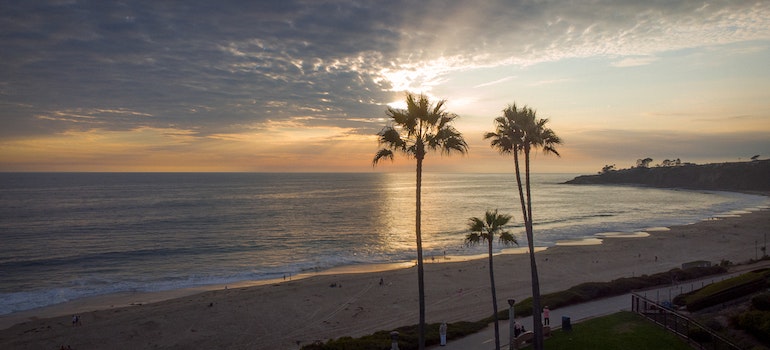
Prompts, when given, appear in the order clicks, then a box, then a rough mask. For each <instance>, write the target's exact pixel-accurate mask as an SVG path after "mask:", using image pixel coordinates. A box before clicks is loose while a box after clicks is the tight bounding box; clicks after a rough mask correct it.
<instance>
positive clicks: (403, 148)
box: [372, 94, 468, 164]
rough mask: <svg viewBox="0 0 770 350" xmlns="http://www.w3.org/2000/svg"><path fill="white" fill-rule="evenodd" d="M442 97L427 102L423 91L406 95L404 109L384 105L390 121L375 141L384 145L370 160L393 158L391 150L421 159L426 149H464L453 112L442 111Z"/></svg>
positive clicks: (447, 150) (374, 162) (449, 151)
mask: <svg viewBox="0 0 770 350" xmlns="http://www.w3.org/2000/svg"><path fill="white" fill-rule="evenodd" d="M445 103H446V101H445V100H442V101H439V102H437V103H436V104H435V105H433V104H431V103H430V101H429V100H428V98H427V97H426V96H425V95H419V96H414V95H412V94H408V95H407V97H406V105H407V108H406V109H396V108H392V107H388V110H387V112H386V114H387V116H388V117H390V118H391V119H392V120H391V122H392V123H393V124H392V125H389V126H386V127H385V128H383V129H382V131H380V132H379V133H378V134H377V136H379V138H378V141H379V143H380V145H383V146H384V147H385V148H383V149H381V150H379V151H378V152H377V154H376V155H375V156H374V160H373V161H372V163H373V164H377V162H379V161H380V160H381V159H382V158H389V159H391V160H393V152H394V151H399V152H402V153H404V154H406V155H408V156H411V157H415V158H417V159H422V158H423V157H425V151H426V150H440V151H441V153H445V154H449V153H451V152H452V151H457V152H460V153H465V152H467V150H468V144H467V143H465V140H463V137H462V135H461V134H460V132H458V131H457V130H456V129H455V128H454V127H453V126H452V125H451V123H452V121H454V120H455V119H456V118H457V115H455V114H450V113H447V112H446V111H444V104H445Z"/></svg>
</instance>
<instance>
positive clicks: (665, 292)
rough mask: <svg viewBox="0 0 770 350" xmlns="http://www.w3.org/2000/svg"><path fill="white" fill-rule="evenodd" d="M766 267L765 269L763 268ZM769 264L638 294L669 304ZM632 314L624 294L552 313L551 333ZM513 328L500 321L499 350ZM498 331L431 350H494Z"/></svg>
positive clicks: (529, 322) (489, 330) (529, 319)
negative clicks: (568, 325) (621, 313)
mask: <svg viewBox="0 0 770 350" xmlns="http://www.w3.org/2000/svg"><path fill="white" fill-rule="evenodd" d="M763 265H764V266H763ZM768 265H770V264H768V263H767V262H765V263H760V264H754V265H752V266H750V267H747V268H744V269H741V270H740V271H734V272H731V273H728V274H724V275H717V276H710V277H705V278H702V279H698V280H693V281H687V282H683V283H681V284H677V285H673V286H665V287H659V288H653V289H649V290H645V291H638V292H637V293H638V294H640V295H642V296H645V297H647V298H649V299H652V300H655V301H664V300H670V298H672V297H674V296H676V295H678V294H681V293H687V292H690V291H691V290H694V289H698V288H701V287H703V286H704V285H707V284H711V283H714V282H719V281H722V280H724V279H727V278H730V277H734V276H737V275H740V274H742V273H745V272H747V271H748V270H753V269H757V268H760V267H768ZM623 310H626V311H630V310H631V293H628V294H623V295H620V296H616V297H610V298H605V299H599V300H595V301H590V302H587V303H582V304H576V305H571V306H566V307H563V308H558V309H551V329H560V328H561V320H562V316H566V317H569V318H570V322H571V323H572V324H574V323H576V322H580V321H582V320H586V319H589V318H594V317H600V316H606V315H610V314H614V313H616V312H619V311H623ZM516 321H517V322H519V323H520V324H522V325H524V328H525V329H526V330H528V331H531V330H532V316H529V317H524V318H521V317H517V318H516ZM509 327H510V324H509V322H508V320H504V321H500V348H501V349H508V337H509V334H510V333H509V331H508V330H509ZM494 337H495V328H494V325H492V324H490V325H489V326H488V327H487V328H484V329H483V330H481V331H480V332H477V333H474V334H471V335H469V336H466V337H464V338H460V339H452V340H449V341H447V345H446V346H438V345H435V346H431V347H428V349H435V350H452V349H457V350H494V348H495V339H494Z"/></svg>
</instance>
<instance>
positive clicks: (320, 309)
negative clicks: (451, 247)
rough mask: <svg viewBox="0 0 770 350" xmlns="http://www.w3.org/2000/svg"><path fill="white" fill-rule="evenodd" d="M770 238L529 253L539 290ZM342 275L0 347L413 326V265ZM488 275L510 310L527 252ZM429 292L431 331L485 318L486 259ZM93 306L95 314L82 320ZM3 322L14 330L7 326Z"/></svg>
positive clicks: (123, 345) (275, 341) (747, 226)
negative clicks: (532, 255)
mask: <svg viewBox="0 0 770 350" xmlns="http://www.w3.org/2000/svg"><path fill="white" fill-rule="evenodd" d="M768 231H770V211H768V210H767V209H764V210H761V211H756V212H751V213H745V214H742V215H740V216H733V217H722V218H714V219H712V220H705V221H701V222H698V223H696V224H691V225H684V226H675V227H671V228H670V230H650V232H648V233H649V236H647V237H641V236H645V235H640V237H607V238H604V239H603V242H602V243H601V244H587V245H579V244H566V245H557V246H554V247H550V248H548V249H546V250H543V251H540V252H538V253H537V254H536V256H537V262H538V269H539V275H540V287H541V291H542V292H543V293H549V292H554V291H558V290H563V289H566V288H568V287H570V286H573V285H576V284H579V283H582V282H589V281H597V282H599V281H609V280H612V279H615V278H620V277H631V276H638V275H642V274H652V273H657V272H662V271H667V270H670V269H672V268H677V267H680V266H681V264H682V263H686V262H690V261H695V260H706V261H711V262H712V263H719V262H720V261H722V260H725V261H731V262H733V263H740V262H746V261H748V260H749V259H753V258H755V257H757V256H759V257H761V256H762V251H761V250H760V249H759V248H761V247H762V246H763V245H764V239H765V235H766V234H767V233H768ZM535 234H537V232H535ZM375 270H376V269H375ZM337 272H338V273H337ZM337 272H335V271H331V272H330V273H328V274H319V275H316V276H310V277H305V278H299V277H298V276H293V277H291V278H287V280H286V281H283V280H279V281H273V282H271V283H267V284H263V285H257V286H250V287H242V286H225V287H223V288H219V289H217V290H210V291H203V292H198V293H195V291H190V292H188V293H190V294H188V295H184V296H181V297H177V298H173V299H169V300H163V301H159V302H147V300H149V301H152V299H153V298H159V299H162V298H163V295H155V296H152V295H146V294H145V295H130V294H127V295H118V296H112V297H104V298H101V299H97V300H96V301H94V302H91V303H90V304H89V302H88V301H80V302H71V303H67V304H64V305H57V306H54V307H49V308H43V309H37V310H30V311H26V312H24V313H19V314H14V315H5V316H4V317H3V318H2V321H3V322H5V323H3V324H2V327H3V328H4V329H3V330H1V331H0V346H2V347H3V348H13V349H54V348H59V347H60V346H62V345H64V346H71V347H72V348H73V349H97V348H112V349H143V348H167V349H176V348H178V349H182V348H214V349H233V348H239V349H247V348H248V349H296V348H298V344H299V345H302V344H308V343H311V342H313V341H316V340H322V341H325V340H327V339H330V338H337V337H341V336H352V337H357V336H361V335H365V334H369V333H372V332H374V331H377V330H389V329H393V328H395V327H398V326H403V325H408V324H415V323H417V321H418V313H417V309H418V301H417V283H416V269H415V268H414V267H407V268H398V269H391V270H384V271H368V272H361V273H356V272H355V271H351V270H346V271H337ZM495 276H496V282H497V295H498V296H499V298H500V300H499V301H498V304H499V305H507V303H506V300H507V299H508V298H515V299H517V300H523V299H525V298H527V297H529V296H531V287H530V272H529V263H528V258H527V256H526V255H525V254H500V255H497V256H495ZM380 281H382V284H381V283H380ZM425 283H426V313H427V321H428V322H456V321H461V320H478V319H480V318H483V317H485V316H488V315H489V314H491V303H490V300H489V297H490V291H489V274H488V271H487V260H486V259H485V258H481V259H476V260H468V261H460V262H455V261H453V260H452V257H447V258H446V259H445V258H444V257H443V256H437V257H433V258H431V257H428V258H427V259H426V268H425ZM132 300H135V301H132ZM111 302H112V304H110V303H111ZM108 304H109V305H108ZM130 304H133V305H130ZM94 307H96V308H98V309H99V310H97V311H87V310H90V309H91V308H94ZM78 309H79V310H80V311H78ZM65 312H66V313H65ZM57 313H58V314H61V315H58V316H56V314H57ZM62 313H64V314H62ZM73 314H78V315H79V316H80V325H73V324H72V315H73ZM9 322H12V323H16V324H15V325H13V326H10V327H9V328H6V327H8V326H9V324H8V323H9Z"/></svg>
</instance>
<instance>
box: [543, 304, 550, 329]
mask: <svg viewBox="0 0 770 350" xmlns="http://www.w3.org/2000/svg"><path fill="white" fill-rule="evenodd" d="M543 325H546V326H550V325H551V310H549V309H548V306H546V307H544V308H543Z"/></svg>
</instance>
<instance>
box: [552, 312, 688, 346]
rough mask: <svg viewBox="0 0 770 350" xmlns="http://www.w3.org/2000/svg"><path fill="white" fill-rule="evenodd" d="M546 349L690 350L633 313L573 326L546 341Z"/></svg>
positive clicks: (660, 328)
mask: <svg viewBox="0 0 770 350" xmlns="http://www.w3.org/2000/svg"><path fill="white" fill-rule="evenodd" d="M545 348H546V349H548V350H554V349H570V350H575V349H603V350H612V349H623V350H643V349H644V350H647V349H672V350H677V349H682V350H691V349H692V348H691V347H689V346H688V345H687V343H686V342H684V341H683V340H681V339H680V338H679V337H677V336H675V335H674V334H672V333H669V332H667V331H666V330H664V329H663V328H662V327H660V326H658V325H656V324H654V323H652V322H650V321H647V320H645V319H644V318H642V317H641V316H639V315H636V314H634V313H632V312H619V313H616V314H613V315H609V316H605V317H599V318H595V319H592V320H587V321H583V322H580V323H573V324H572V331H571V332H563V331H561V330H559V331H555V332H553V333H552V335H551V337H550V338H548V339H546V340H545Z"/></svg>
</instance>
